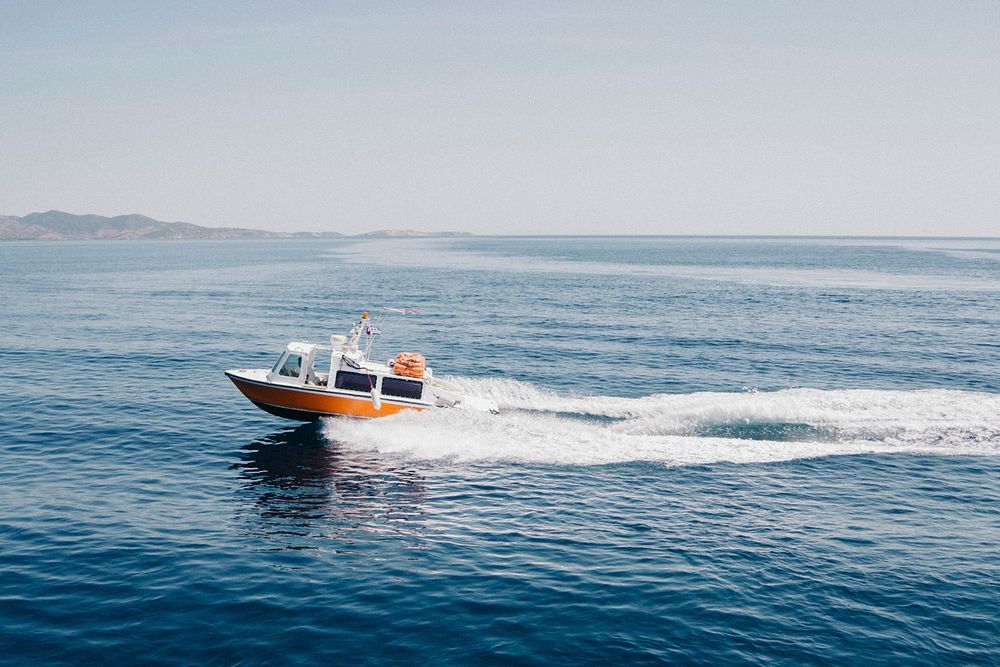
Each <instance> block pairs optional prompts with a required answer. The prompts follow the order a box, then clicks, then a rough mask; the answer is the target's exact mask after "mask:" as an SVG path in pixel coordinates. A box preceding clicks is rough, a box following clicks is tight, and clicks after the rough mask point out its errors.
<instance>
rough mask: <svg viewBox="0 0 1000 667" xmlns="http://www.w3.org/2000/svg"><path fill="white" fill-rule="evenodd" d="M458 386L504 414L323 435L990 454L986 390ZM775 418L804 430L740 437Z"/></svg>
mask: <svg viewBox="0 0 1000 667" xmlns="http://www.w3.org/2000/svg"><path fill="white" fill-rule="evenodd" d="M459 381H460V382H462V383H463V384H464V386H465V387H466V389H467V390H469V391H471V392H472V393H476V394H478V395H482V396H488V397H490V398H493V399H495V400H497V401H498V402H499V403H500V405H501V407H502V409H503V410H504V412H503V413H502V414H500V415H488V414H479V413H470V412H465V411H461V410H434V411H428V412H423V413H406V414H400V415H395V416H392V417H387V418H384V419H376V420H372V421H355V420H343V419H333V420H329V421H328V422H327V423H326V425H325V433H326V434H327V435H328V436H329V437H330V438H332V439H334V440H336V441H339V442H341V443H343V444H344V445H345V446H348V447H353V448H359V449H365V450H374V451H377V452H380V453H382V454H386V455H392V456H398V457H402V458H406V459H418V460H441V459H444V460H453V461H510V462H521V463H541V464H568V465H595V464H608V463H619V462H629V461H651V462H659V463H663V464H667V465H687V464H703V463H714V462H720V461H731V462H736V463H762V462H771V461H785V460H791V459H799V458H813V457H820V456H832V455H845V454H860V453H874V452H880V453H928V454H978V455H987V456H995V455H1000V395H997V394H987V393H978V392H964V391H950V390H937V389H933V390H921V391H876V390H833V391H824V390H816V389H788V390H783V391H777V392H745V393H695V394H658V395H653V396H646V397H642V398H621V397H609V396H590V397H587V396H562V395H559V394H555V393H553V392H549V391H546V390H544V389H540V388H538V387H535V386H533V385H530V384H525V383H521V382H516V381H512V380H470V379H460V380H459ZM556 413H574V414H577V415H582V416H591V417H594V416H601V417H613V418H616V419H617V421H612V422H607V421H595V420H594V419H587V418H574V417H571V416H567V415H565V414H556ZM782 424H784V425H787V424H793V425H799V426H805V427H807V428H806V429H805V431H804V433H803V435H802V437H801V439H799V440H794V441H776V440H764V439H751V438H752V436H753V434H754V433H755V431H754V430H753V428H754V427H755V426H761V425H764V426H766V425H782ZM718 426H732V427H734V428H735V429H737V430H738V429H740V428H743V427H745V428H746V434H747V437H746V438H743V437H741V438H730V437H705V436H700V435H698V431H699V429H702V430H704V429H705V427H718ZM810 429H814V430H813V431H812V433H813V435H810ZM821 436H822V437H821Z"/></svg>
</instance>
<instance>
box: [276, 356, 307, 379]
mask: <svg viewBox="0 0 1000 667" xmlns="http://www.w3.org/2000/svg"><path fill="white" fill-rule="evenodd" d="M300 370H302V355H301V354H289V355H288V356H287V357H285V363H283V364H281V368H279V369H278V375H284V376H285V377H289V378H297V377H298V376H299V371H300Z"/></svg>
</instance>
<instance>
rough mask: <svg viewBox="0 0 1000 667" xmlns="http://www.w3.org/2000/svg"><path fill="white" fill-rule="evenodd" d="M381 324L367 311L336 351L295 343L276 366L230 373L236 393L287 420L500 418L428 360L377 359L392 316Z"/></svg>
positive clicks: (336, 340) (334, 345)
mask: <svg viewBox="0 0 1000 667" xmlns="http://www.w3.org/2000/svg"><path fill="white" fill-rule="evenodd" d="M390 312H397V313H413V312H414V311H410V310H403V309H399V308H383V309H382V313H381V315H380V317H379V322H378V323H375V322H372V321H371V320H370V319H369V317H368V312H367V311H365V312H363V313H361V319H360V321H358V322H354V323H353V326H352V328H351V331H350V333H349V334H348V335H347V336H342V335H333V336H330V343H329V345H319V344H314V343H299V342H292V343H289V344H288V345H287V346H286V347H285V350H284V351H283V352H282V353H281V356H280V357H279V358H278V361H277V362H276V363H275V364H274V367H272V368H270V369H267V368H240V369H230V370H227V371H226V376H228V377H229V379H230V380H232V381H233V384H235V385H236V388H237V389H239V390H240V391H241V392H243V395H244V396H246V397H247V398H248V399H250V401H251V402H252V403H253V404H254V405H256V406H257V407H258V408H260V409H261V410H264V411H266V412H270V413H271V414H273V415H277V416H279V417H284V418H287V419H297V420H300V421H314V420H316V419H319V418H320V417H331V416H337V415H344V416H349V417H365V418H368V417H385V416H388V415H392V414H396V413H397V412H401V411H404V410H430V409H438V408H461V409H468V410H476V411H481V412H493V413H498V412H499V409H498V407H497V404H496V403H495V402H494V401H491V400H488V399H485V398H482V397H477V396H468V395H466V394H464V393H463V392H462V390H461V388H460V387H458V386H457V385H455V384H453V383H451V382H448V381H446V380H443V379H440V378H436V377H434V371H433V369H431V368H430V367H429V366H427V365H426V361H425V359H424V357H423V355H421V354H417V353H414V352H401V353H399V354H397V355H396V356H395V358H393V359H391V360H387V361H375V360H373V359H372V358H371V351H372V345H373V344H374V342H375V339H376V338H378V337H379V336H380V335H381V333H382V332H381V330H380V328H379V325H380V324H381V320H382V319H383V318H384V316H385V315H386V313H390Z"/></svg>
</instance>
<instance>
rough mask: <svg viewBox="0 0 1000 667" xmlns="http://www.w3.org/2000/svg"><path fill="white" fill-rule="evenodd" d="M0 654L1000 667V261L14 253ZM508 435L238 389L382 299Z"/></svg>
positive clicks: (1, 249) (505, 252) (468, 253)
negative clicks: (355, 415) (320, 409)
mask: <svg viewBox="0 0 1000 667" xmlns="http://www.w3.org/2000/svg"><path fill="white" fill-rule="evenodd" d="M0 300H2V301H0V308H2V311H0V312H2V315H0V318H2V319H0V325H2V326H0V361H2V368H3V372H2V373H0V573H2V577H0V663H3V664H25V663H32V662H36V663H46V664H84V663H86V664H91V663H95V662H106V661H111V660H114V661H116V662H119V663H125V664H133V663H143V664H166V665H174V664H176V665H188V664H274V663H281V664H317V663H327V664H377V663H389V662H391V663H420V664H428V663H429V664H442V663H444V664H449V663H450V664H481V663H490V664H494V663H502V664H552V663H556V664H574V665H575V664H607V663H613V662H624V661H628V662H635V663H658V662H684V663H708V664H720V663H751V664H756V663H759V664H764V663H766V664H789V665H791V664H802V663H812V662H823V663H861V662H864V663H866V664H870V663H874V664H890V663H891V664H898V663H918V664H919V663H924V664H950V663H981V664H989V663H992V664H997V663H998V662H1000V603H998V600H1000V240H996V239H902V240H900V239H801V238H728V239H727V238H715V239H706V238H461V239H383V240H366V241H361V240H357V239H344V240H319V241H317V240H289V241H252V242H251V241H248V242H239V241H222V242H204V241H202V242H79V243H76V242H49V243H41V242H40V243H34V242H18V243H4V244H0ZM379 306H405V307H411V308H416V309H418V310H419V311H420V313H419V314H418V315H416V316H407V317H402V316H393V317H390V318H389V319H388V320H387V321H386V322H385V324H384V325H383V327H382V329H383V337H382V339H381V340H380V341H379V343H378V345H377V349H376V351H377V352H379V351H381V352H382V353H384V354H385V356H389V355H391V354H394V353H395V352H397V351H401V350H416V351H421V352H423V353H424V354H425V355H426V356H427V358H428V362H429V364H430V365H431V366H433V367H434V369H435V373H436V374H438V375H444V376H449V377H451V378H453V379H455V380H456V381H457V382H459V383H461V384H463V385H464V386H465V387H466V388H467V389H468V390H469V391H470V392H473V393H476V394H480V395H486V396H491V397H494V398H496V399H497V400H498V401H499V403H500V404H501V406H502V408H503V410H502V413H501V414H500V415H496V416H493V415H483V414H475V413H465V412H460V411H444V410H442V411H434V412H425V413H420V414H408V415H399V416H396V417H391V418H386V419H381V420H372V421H353V420H343V419H328V420H324V421H322V422H320V423H318V424H305V425H303V424H298V423H295V422H287V421H283V420H281V419H278V418H276V417H272V416H270V415H268V414H265V413H263V412H261V411H259V410H258V409H256V408H255V407H254V406H253V405H251V404H250V403H249V402H248V401H246V400H245V399H244V398H243V397H242V396H241V395H240V394H239V393H238V392H237V390H236V389H235V388H234V387H233V386H232V385H231V384H230V383H229V381H228V380H227V379H226V377H225V376H224V375H223V373H222V371H223V370H224V369H226V368H232V367H253V366H270V364H271V363H273V361H274V360H275V358H276V357H277V354H278V353H279V352H280V350H281V349H282V348H283V346H284V344H285V343H286V342H287V341H289V340H313V341H324V340H326V339H327V337H328V336H329V335H330V334H331V333H346V330H347V328H348V327H349V325H350V322H351V320H352V319H353V318H356V317H357V316H358V314H359V312H360V311H361V310H362V309H365V308H368V309H370V310H373V311H374V310H377V307H379Z"/></svg>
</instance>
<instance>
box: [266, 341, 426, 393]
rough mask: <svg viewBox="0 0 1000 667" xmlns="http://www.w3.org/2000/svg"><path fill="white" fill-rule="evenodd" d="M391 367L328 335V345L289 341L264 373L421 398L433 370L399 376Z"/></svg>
mask: <svg viewBox="0 0 1000 667" xmlns="http://www.w3.org/2000/svg"><path fill="white" fill-rule="evenodd" d="M338 339H340V340H338ZM352 348H353V349H352ZM392 366H393V364H392V362H377V361H370V360H368V359H366V358H365V356H364V355H363V354H361V353H360V352H359V351H358V349H357V346H352V345H350V344H348V343H347V341H346V337H344V336H332V337H331V345H316V344H313V343H298V342H296V343H289V344H288V346H287V347H286V348H285V351H284V352H282V354H281V356H280V357H279V358H278V361H277V362H276V363H275V364H274V366H273V367H272V368H271V370H270V372H268V374H267V381H268V382H270V383H273V384H281V385H289V386H294V387H324V388H326V389H327V390H338V391H345V392H358V393H359V394H364V395H366V396H367V395H369V394H370V393H371V392H372V390H373V389H375V390H377V392H378V394H380V395H382V396H393V397H397V398H408V399H411V400H421V399H423V398H424V384H425V382H430V381H431V379H432V378H433V371H432V370H431V369H430V368H427V369H426V371H425V372H424V377H423V378H412V377H402V376H400V375H397V374H395V373H394V372H393V368H392ZM331 378H333V382H332V385H331V382H330V379H331Z"/></svg>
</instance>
